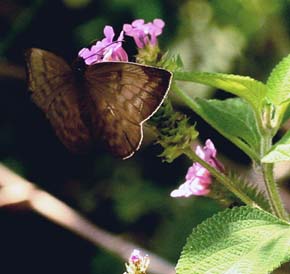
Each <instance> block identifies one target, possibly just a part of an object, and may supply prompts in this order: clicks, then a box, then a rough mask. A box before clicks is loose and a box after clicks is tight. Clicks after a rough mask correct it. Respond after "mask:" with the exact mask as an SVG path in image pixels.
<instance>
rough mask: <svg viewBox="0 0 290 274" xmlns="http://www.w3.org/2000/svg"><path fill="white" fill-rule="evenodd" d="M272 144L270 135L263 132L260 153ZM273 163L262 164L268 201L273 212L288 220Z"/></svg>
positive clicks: (263, 152) (263, 153)
mask: <svg viewBox="0 0 290 274" xmlns="http://www.w3.org/2000/svg"><path fill="white" fill-rule="evenodd" d="M271 146H272V137H271V135H270V134H264V136H263V138H262V146H261V154H262V156H263V155H265V153H266V152H267V151H268V150H269V149H270V148H271ZM273 168H274V165H273V164H272V163H263V164H262V171H263V176H264V181H265V186H266V191H267V194H268V198H269V202H270V205H271V207H272V210H273V213H274V214H275V215H276V216H277V217H279V218H281V219H283V220H285V221H288V220H289V217H288V214H287V212H286V210H285V208H284V206H283V203H282V200H281V197H280V195H279V190H278V186H277V184H276V182H275V179H274V173H273Z"/></svg>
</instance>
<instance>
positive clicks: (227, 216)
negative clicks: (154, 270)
mask: <svg viewBox="0 0 290 274" xmlns="http://www.w3.org/2000/svg"><path fill="white" fill-rule="evenodd" d="M289 259H290V226H289V224H288V223H286V222H284V221H282V220H280V219H278V218H276V217H274V216H273V215H271V214H270V213H267V212H265V211H262V210H259V209H255V208H250V207H240V208H233V209H227V210H225V211H223V212H220V213H218V214H216V215H215V216H213V217H212V218H210V219H207V220H206V221H205V222H203V223H202V224H201V225H199V226H197V227H196V228H195V229H194V230H193V232H192V234H191V235H190V236H189V238H188V239H187V242H186V245H185V246H184V248H183V251H182V253H181V257H180V259H179V261H178V264H177V267H176V273H177V274H203V273H207V274H209V273H210V274H224V273H228V274H229V273H243V274H257V273H259V274H264V273H265V274H266V273H269V272H271V271H273V270H274V269H276V268H277V267H279V266H280V265H281V264H282V263H284V262H287V261H288V260H289Z"/></svg>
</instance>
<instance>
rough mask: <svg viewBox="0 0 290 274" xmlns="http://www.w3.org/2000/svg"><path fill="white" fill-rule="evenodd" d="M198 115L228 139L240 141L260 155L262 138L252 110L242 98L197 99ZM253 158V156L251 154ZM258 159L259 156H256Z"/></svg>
mask: <svg viewBox="0 0 290 274" xmlns="http://www.w3.org/2000/svg"><path fill="white" fill-rule="evenodd" d="M195 102H196V103H197V105H198V108H199V112H198V114H199V115H200V116H201V117H202V118H203V119H204V120H206V121H207V122H208V123H209V124H210V125H211V126H212V127H214V128H215V129H216V130H217V131H219V132H220V133H221V134H223V135H227V136H228V138H230V139H233V141H234V140H235V139H239V140H241V141H242V142H243V143H245V144H246V146H248V148H249V150H250V151H251V152H252V153H255V154H257V155H258V153H259V149H260V142H261V138H260V135H259V133H258V130H257V126H256V122H255V117H254V113H253V111H252V108H251V107H250V106H249V105H248V104H247V103H246V102H245V101H243V100H241V99H240V98H233V99H227V100H223V101H221V100H205V99H200V98H197V99H196V100H195ZM249 156H250V157H252V154H249ZM256 158H258V156H256Z"/></svg>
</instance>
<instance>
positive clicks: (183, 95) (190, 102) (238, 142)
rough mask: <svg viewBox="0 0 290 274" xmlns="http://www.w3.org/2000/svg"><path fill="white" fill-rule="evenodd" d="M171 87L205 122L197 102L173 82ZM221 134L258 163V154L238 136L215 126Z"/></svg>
mask: <svg viewBox="0 0 290 274" xmlns="http://www.w3.org/2000/svg"><path fill="white" fill-rule="evenodd" d="M172 89H173V90H174V92H175V94H177V95H178V96H179V97H180V98H181V99H182V100H183V102H184V103H185V104H186V105H187V106H188V107H190V108H191V109H192V110H193V111H194V112H196V113H197V114H198V115H199V116H201V117H202V118H203V119H204V120H205V121H206V122H209V121H207V118H206V117H204V115H202V111H201V109H200V107H199V106H198V104H196V103H195V101H194V100H192V98H191V97H190V96H188V95H187V94H186V93H185V92H184V91H183V90H182V89H180V88H179V87H178V86H177V85H176V84H175V83H173V84H172ZM215 129H216V130H217V131H218V132H219V133H220V134H221V135H223V136H224V137H225V138H227V139H228V140H230V141H231V142H232V143H234V144H235V145H236V146H237V147H239V148H240V149H241V150H242V151H244V152H245V153H246V154H247V155H249V157H250V158H251V159H253V160H254V161H255V162H257V163H259V162H260V158H259V156H258V155H257V154H256V153H255V152H254V151H252V150H251V149H250V148H249V147H248V146H247V145H246V144H245V143H244V142H242V141H241V140H240V139H239V138H235V137H233V136H231V135H228V134H227V133H225V132H223V131H220V130H219V129H218V128H215Z"/></svg>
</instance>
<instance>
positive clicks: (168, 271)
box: [0, 164, 175, 274]
mask: <svg viewBox="0 0 290 274" xmlns="http://www.w3.org/2000/svg"><path fill="white" fill-rule="evenodd" d="M0 187H1V188H0V206H4V205H12V204H17V203H23V202H25V203H27V204H28V205H29V208H31V209H32V210H34V211H36V212H37V213H39V214H41V215H42V216H44V217H45V218H47V219H49V220H51V221H52V222H54V223H56V224H57V225H60V226H62V227H65V228H66V229H68V230H70V231H72V232H74V233H76V234H78V235H79V236H81V237H83V238H85V239H87V240H88V241H90V242H92V243H94V244H95V245H97V246H99V247H102V248H104V249H106V250H108V251H110V252H112V253H115V254H116V255H118V256H119V257H121V258H122V259H123V260H124V261H125V262H126V261H127V260H128V258H129V256H130V254H131V252H132V250H133V249H134V248H137V249H140V250H141V251H142V252H144V253H146V254H148V255H149V257H150V265H149V269H148V270H149V272H150V273H153V274H173V273H175V271H174V267H173V266H172V265H171V264H170V263H169V262H167V261H165V260H164V259H162V258H160V257H158V256H157V255H155V254H153V253H151V252H149V251H147V250H144V249H143V248H140V247H138V246H136V245H135V244H132V243H129V242H127V241H125V240H123V239H121V238H120V237H118V236H115V235H113V234H111V233H109V232H106V231H104V230H102V229H101V228H98V227H97V226H95V225H94V224H92V223H91V222H89V221H88V220H87V219H85V218H84V217H83V216H81V215H80V214H79V213H77V212H76V211H75V210H74V209H72V208H71V207H69V206H68V205H66V204H65V203H63V202H62V201H60V200H58V199H56V198H55V197H53V196H52V195H51V194H49V193H47V192H45V191H43V190H41V189H39V188H37V187H36V186H35V185H34V184H32V183H30V182H28V181H27V180H25V179H24V178H22V177H20V176H18V175H17V174H15V173H14V172H13V171H11V170H10V169H8V168H7V167H5V166H4V165H2V164H0Z"/></svg>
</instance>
